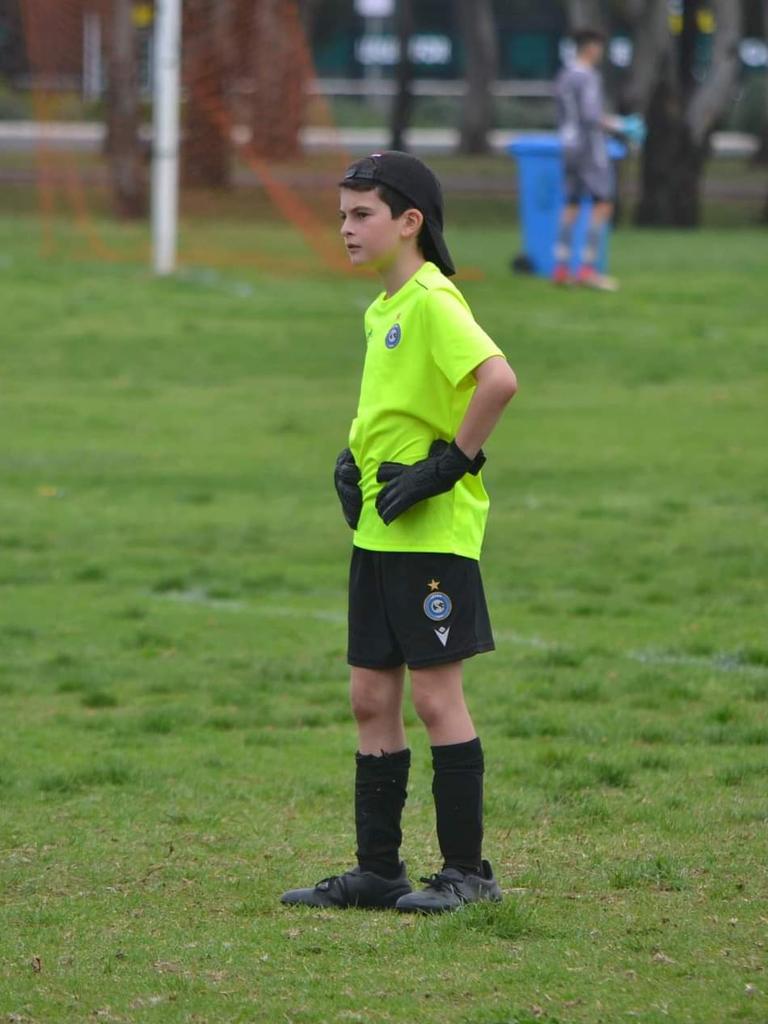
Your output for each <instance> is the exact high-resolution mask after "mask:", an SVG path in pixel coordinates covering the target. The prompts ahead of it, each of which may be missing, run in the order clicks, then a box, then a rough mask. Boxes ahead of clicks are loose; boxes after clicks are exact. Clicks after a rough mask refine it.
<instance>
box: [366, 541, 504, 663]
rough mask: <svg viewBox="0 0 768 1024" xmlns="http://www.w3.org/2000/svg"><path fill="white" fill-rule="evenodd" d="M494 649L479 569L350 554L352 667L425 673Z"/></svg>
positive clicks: (418, 556) (466, 561)
mask: <svg viewBox="0 0 768 1024" xmlns="http://www.w3.org/2000/svg"><path fill="white" fill-rule="evenodd" d="M493 649H494V643H493V634H492V633H491V623H490V620H489V618H488V607H487V605H486V603H485V594H484V593H483V582H482V580H481V578H480V566H479V565H478V563H477V562H476V561H475V560H474V559H473V558H464V557H462V556H461V555H445V554H428V553H426V552H420V551H419V552H416V551H402V552H401V551H367V550H365V549H363V548H353V549H352V563H351V565H350V569H349V646H348V651H347V660H348V662H349V664H350V665H355V666H357V667H359V668H395V667H396V666H398V665H402V664H403V662H405V663H406V664H407V665H408V667H409V668H426V667H428V666H429V665H440V664H444V663H447V662H451V661H461V660H463V659H464V658H471V657H472V655H473V654H480V653H482V652H483V651H492V650H493Z"/></svg>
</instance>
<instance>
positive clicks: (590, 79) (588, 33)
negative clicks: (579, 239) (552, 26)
mask: <svg viewBox="0 0 768 1024" xmlns="http://www.w3.org/2000/svg"><path fill="white" fill-rule="evenodd" d="M574 42H575V43H576V57H575V59H574V60H573V61H572V62H571V63H570V64H569V65H568V66H567V67H565V68H563V70H562V71H561V72H560V74H559V75H558V77H557V81H556V83H555V96H556V99H557V112H558V126H559V131H560V140H561V142H562V146H563V158H564V163H565V206H564V207H563V210H562V213H561V215H560V224H559V228H558V232H557V239H556V242H555V269H554V271H553V275H552V280H553V281H554V283H555V284H560V285H562V284H580V285H583V286H584V287H587V288H596V289H598V290H599V291H616V289H617V288H618V282H617V281H616V280H615V278H612V277H608V276H607V275H605V274H602V273H600V271H599V270H598V266H597V264H598V260H599V256H600V242H601V239H602V235H603V230H604V228H605V225H606V224H607V223H608V222H609V221H610V219H611V217H612V216H613V209H614V191H615V176H614V170H613V166H612V165H611V161H610V158H609V156H608V147H607V140H606V135H607V134H608V133H616V134H621V135H625V136H627V137H630V138H631V137H639V134H640V132H641V131H642V128H643V126H642V120H641V119H640V118H638V117H612V116H609V115H606V114H605V112H604V100H603V82H602V76H601V74H600V72H599V71H598V70H597V69H598V67H599V65H600V64H601V62H602V60H603V56H604V53H605V36H604V35H603V34H602V32H598V31H597V30H596V29H583V30H582V31H580V32H576V33H575V35H574ZM583 199H591V201H592V210H591V214H590V220H589V225H588V228H587V237H586V243H585V245H584V248H583V251H582V253H581V260H580V264H579V269H578V271H577V273H576V275H575V277H574V276H573V275H572V273H571V262H572V258H573V256H574V253H573V228H574V224H575V222H576V218H577V217H578V214H579V208H580V205H581V202H582V200H583ZM577 263H579V261H578V260H577Z"/></svg>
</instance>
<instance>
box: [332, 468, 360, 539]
mask: <svg viewBox="0 0 768 1024" xmlns="http://www.w3.org/2000/svg"><path fill="white" fill-rule="evenodd" d="M333 483H334V485H335V487H336V493H337V494H338V496H339V501H340V502H341V511H342V512H343V513H344V518H345V519H346V521H347V526H349V527H350V528H351V529H352V530H356V529H357V523H358V520H359V519H360V512H361V510H362V508H363V492H362V491H361V490H360V470H359V469H358V466H357V463H356V462H355V457H354V455H353V454H352V452H351V451H350V450H349V448H345V449H344V451H343V452H341V453H340V454H339V457H338V459H336V469H335V470H334V472H333Z"/></svg>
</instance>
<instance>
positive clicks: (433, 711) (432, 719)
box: [413, 690, 448, 729]
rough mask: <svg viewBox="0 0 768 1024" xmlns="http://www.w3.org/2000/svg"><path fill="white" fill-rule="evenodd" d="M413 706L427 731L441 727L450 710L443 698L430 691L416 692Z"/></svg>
mask: <svg viewBox="0 0 768 1024" xmlns="http://www.w3.org/2000/svg"><path fill="white" fill-rule="evenodd" d="M413 706H414V708H415V709H416V714H417V715H418V716H419V718H420V719H421V721H422V722H423V723H424V725H425V726H426V727H427V729H429V728H432V727H433V726H436V725H439V723H440V722H441V721H442V719H443V718H444V717H445V714H446V712H447V710H448V709H447V708H446V704H445V699H444V698H443V696H442V695H441V694H439V693H434V692H430V691H422V692H417V691H415V690H414V694H413Z"/></svg>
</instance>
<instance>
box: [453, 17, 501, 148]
mask: <svg viewBox="0 0 768 1024" xmlns="http://www.w3.org/2000/svg"><path fill="white" fill-rule="evenodd" d="M454 10H455V11H456V14H457V17H458V25H459V30H460V32H461V36H462V38H463V40H464V42H465V45H466V48H467V52H466V72H465V79H466V85H467V92H466V95H465V97H464V105H463V108H462V116H461V141H460V146H459V148H460V150H461V152H462V153H487V152H488V148H489V147H488V133H489V131H490V130H491V127H492V125H493V96H492V94H491V85H492V84H493V82H494V80H495V78H496V71H497V34H496V23H495V19H494V15H493V3H492V0H474V3H467V2H466V0H456V3H455V5H454Z"/></svg>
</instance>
